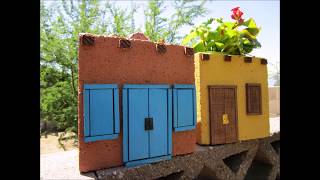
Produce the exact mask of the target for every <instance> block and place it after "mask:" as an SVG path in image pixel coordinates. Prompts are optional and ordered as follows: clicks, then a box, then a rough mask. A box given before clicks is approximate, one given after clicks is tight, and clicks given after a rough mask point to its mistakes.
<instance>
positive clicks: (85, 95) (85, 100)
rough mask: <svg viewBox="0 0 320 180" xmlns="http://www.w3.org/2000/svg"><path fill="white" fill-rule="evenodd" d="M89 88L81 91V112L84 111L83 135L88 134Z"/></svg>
mask: <svg viewBox="0 0 320 180" xmlns="http://www.w3.org/2000/svg"><path fill="white" fill-rule="evenodd" d="M89 102H90V90H84V92H83V104H84V105H83V108H84V110H83V112H84V116H83V117H84V136H85V137H87V136H90V119H89V117H90V113H89V112H90V107H89V104H90V103H89Z"/></svg>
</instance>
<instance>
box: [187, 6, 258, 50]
mask: <svg viewBox="0 0 320 180" xmlns="http://www.w3.org/2000/svg"><path fill="white" fill-rule="evenodd" d="M231 11H232V15H231V18H232V19H233V20H234V21H233V22H231V21H227V22H224V21H223V19H222V18H219V19H214V18H210V19H209V20H208V21H206V22H204V23H202V24H200V25H199V26H197V27H195V28H194V29H192V30H191V32H190V33H189V34H188V35H187V36H186V37H185V38H184V39H183V41H182V44H183V45H191V46H192V47H193V48H194V50H195V52H212V51H215V52H222V53H223V54H228V55H246V54H249V53H250V52H251V51H252V50H253V49H254V48H260V47H261V45H260V43H259V41H258V40H257V38H256V37H257V35H258V34H259V32H260V28H258V27H257V25H256V23H255V21H254V20H253V19H252V18H249V19H248V20H246V21H245V20H244V19H243V18H242V15H243V12H242V11H240V8H239V7H236V8H233V9H232V10H231ZM215 22H216V23H217V25H218V27H217V28H216V29H215V30H213V29H212V27H211V25H212V24H214V23H215Z"/></svg>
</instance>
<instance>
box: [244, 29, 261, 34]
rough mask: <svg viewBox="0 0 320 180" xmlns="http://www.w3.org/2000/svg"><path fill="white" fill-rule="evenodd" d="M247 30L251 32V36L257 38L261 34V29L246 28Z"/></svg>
mask: <svg viewBox="0 0 320 180" xmlns="http://www.w3.org/2000/svg"><path fill="white" fill-rule="evenodd" d="M245 30H247V31H248V32H250V34H252V35H253V36H257V35H258V33H259V32H260V29H259V28H246V29H245Z"/></svg>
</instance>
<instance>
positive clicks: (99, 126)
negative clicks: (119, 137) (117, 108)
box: [90, 89, 114, 136]
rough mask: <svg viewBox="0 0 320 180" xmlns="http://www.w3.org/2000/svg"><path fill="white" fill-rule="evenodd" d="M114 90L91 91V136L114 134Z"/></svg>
mask: <svg viewBox="0 0 320 180" xmlns="http://www.w3.org/2000/svg"><path fill="white" fill-rule="evenodd" d="M113 125H114V118H113V90H112V89H106V90H90V131H91V136H99V135H106V134H113V133H114V131H113V127H114V126H113Z"/></svg>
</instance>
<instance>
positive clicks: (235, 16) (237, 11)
mask: <svg viewBox="0 0 320 180" xmlns="http://www.w3.org/2000/svg"><path fill="white" fill-rule="evenodd" d="M231 11H232V13H233V14H232V15H231V18H232V19H234V20H237V21H239V22H240V21H242V22H243V19H242V18H241V16H242V15H243V12H242V11H240V7H235V8H233V9H231Z"/></svg>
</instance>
